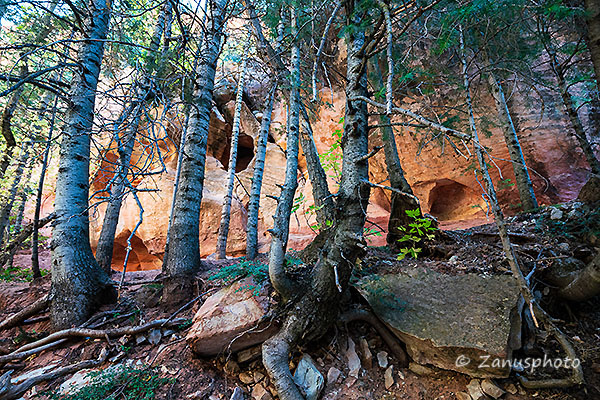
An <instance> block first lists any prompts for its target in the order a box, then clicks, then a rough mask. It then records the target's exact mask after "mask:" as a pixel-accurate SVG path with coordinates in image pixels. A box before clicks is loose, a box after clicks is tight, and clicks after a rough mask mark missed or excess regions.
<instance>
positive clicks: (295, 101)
mask: <svg viewBox="0 0 600 400" xmlns="http://www.w3.org/2000/svg"><path fill="white" fill-rule="evenodd" d="M290 13H291V18H290V19H291V22H290V25H291V29H292V35H293V36H294V37H295V36H296V34H297V25H296V24H297V16H296V9H295V8H294V7H293V6H291V7H290ZM291 65H292V71H291V76H290V97H289V116H288V126H287V149H286V156H287V161H286V165H285V183H284V185H283V189H282V191H281V195H280V196H279V199H278V201H277V209H276V210H275V216H274V217H273V219H274V220H275V222H274V225H273V229H272V230H271V234H272V239H271V249H270V251H269V277H270V278H271V283H272V284H273V287H274V288H275V289H276V290H277V291H278V292H279V293H280V294H281V295H282V296H283V297H284V298H289V297H291V295H292V293H290V292H289V291H288V290H287V288H288V287H289V282H288V281H289V279H288V278H287V275H286V273H285V252H286V248H287V242H288V235H289V227H290V216H291V214H292V207H293V205H294V196H295V193H296V188H297V187H298V140H299V138H298V136H299V130H300V47H298V42H297V40H295V41H294V43H293V44H292V52H291Z"/></svg>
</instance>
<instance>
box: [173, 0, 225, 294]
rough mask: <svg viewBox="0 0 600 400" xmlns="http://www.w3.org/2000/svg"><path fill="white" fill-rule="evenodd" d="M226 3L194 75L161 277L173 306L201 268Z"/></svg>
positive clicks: (218, 6)
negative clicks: (207, 164) (207, 168)
mask: <svg viewBox="0 0 600 400" xmlns="http://www.w3.org/2000/svg"><path fill="white" fill-rule="evenodd" d="M226 4H227V2H226V1H225V0H216V1H215V2H214V4H213V7H212V9H211V14H212V18H211V19H212V20H211V21H210V22H209V24H208V26H210V27H211V32H209V34H208V35H207V37H206V47H205V48H204V49H203V51H202V52H200V53H199V57H200V61H199V63H198V69H197V71H195V73H196V78H195V88H194V93H193V98H192V103H193V107H191V110H190V112H191V115H190V118H189V121H188V132H187V136H186V141H185V145H184V147H183V149H181V151H183V154H184V156H183V158H182V163H181V175H180V181H179V185H178V186H179V187H178V189H177V194H176V196H175V204H174V207H173V216H172V224H171V229H170V230H169V237H168V243H169V247H168V251H167V253H166V254H165V262H164V264H163V273H164V274H165V275H166V280H165V285H164V289H163V301H164V302H165V303H166V304H177V303H180V302H181V301H185V300H186V299H187V298H188V297H190V296H191V294H192V292H193V290H194V276H195V274H196V272H197V271H198V270H199V268H200V242H199V235H200V205H201V202H202V189H203V187H204V166H205V162H206V145H207V136H208V123H209V120H210V111H211V108H212V92H213V88H214V84H215V69H216V65H217V59H218V57H219V50H220V44H221V37H222V35H223V31H224V29H225V23H226V21H225V13H226Z"/></svg>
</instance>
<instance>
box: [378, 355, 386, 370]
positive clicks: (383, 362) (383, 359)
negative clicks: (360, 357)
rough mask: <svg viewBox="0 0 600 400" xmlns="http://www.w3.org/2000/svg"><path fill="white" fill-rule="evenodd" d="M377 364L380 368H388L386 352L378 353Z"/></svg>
mask: <svg viewBox="0 0 600 400" xmlns="http://www.w3.org/2000/svg"><path fill="white" fill-rule="evenodd" d="M377 363H378V364H379V367H380V368H387V366H388V358H387V352H385V351H380V352H378V353H377Z"/></svg>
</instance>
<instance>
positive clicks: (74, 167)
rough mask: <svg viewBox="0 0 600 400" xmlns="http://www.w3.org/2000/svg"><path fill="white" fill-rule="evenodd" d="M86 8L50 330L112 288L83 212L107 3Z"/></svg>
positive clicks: (59, 200)
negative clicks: (97, 257) (86, 25)
mask: <svg viewBox="0 0 600 400" xmlns="http://www.w3.org/2000/svg"><path fill="white" fill-rule="evenodd" d="M88 9H89V12H90V24H89V30H88V32H86V33H87V35H86V40H84V41H83V42H82V44H81V48H80V50H79V62H80V63H81V65H82V69H81V71H78V73H76V74H75V77H74V79H73V84H72V91H71V104H70V108H69V110H68V114H67V117H66V123H65V126H64V128H63V132H62V143H61V147H60V164H59V170H58V178H57V181H56V200H55V206H54V209H55V213H56V224H55V226H54V232H53V236H52V248H53V252H52V289H51V292H52V304H51V307H50V314H51V321H52V325H53V327H54V329H62V328H67V327H70V326H71V325H73V324H79V323H81V322H83V321H84V320H85V319H86V318H87V317H88V316H89V314H90V313H91V312H92V311H93V310H94V308H95V307H96V306H97V305H98V304H100V303H102V302H104V301H107V300H113V299H114V287H113V286H112V285H111V281H110V279H109V277H108V275H107V274H106V273H105V272H104V270H102V268H100V267H99V265H98V263H97V262H96V260H95V258H94V255H93V253H92V249H91V247H90V240H89V215H88V196H89V163H90V140H91V137H90V135H91V130H92V122H93V119H94V105H95V100H96V88H97V86H98V77H99V74H100V66H101V63H102V57H103V55H104V40H105V39H106V37H107V34H108V26H109V16H110V6H109V3H107V1H106V0H91V1H90V3H89V7H88Z"/></svg>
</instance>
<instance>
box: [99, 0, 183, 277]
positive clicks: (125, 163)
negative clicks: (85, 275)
mask: <svg viewBox="0 0 600 400" xmlns="http://www.w3.org/2000/svg"><path fill="white" fill-rule="evenodd" d="M171 15H172V14H171V2H170V1H166V2H165V3H164V5H163V7H162V9H161V11H160V14H159V16H158V19H157V21H156V25H155V27H154V34H153V35H152V40H151V41H150V47H149V48H150V57H149V60H148V62H147V64H146V66H145V68H144V70H143V72H142V74H143V75H142V76H138V78H137V84H136V86H135V88H134V91H135V97H134V100H133V101H132V103H131V104H130V105H129V106H128V107H127V108H126V109H125V110H124V111H123V113H122V114H121V116H120V117H119V118H118V119H117V122H116V124H115V125H116V137H117V145H118V152H119V165H118V167H117V172H116V173H115V176H114V177H113V179H112V180H111V185H110V186H112V187H111V190H110V197H109V201H108V205H107V206H106V212H105V214H104V220H103V222H102V230H101V231H100V237H99V238H98V247H97V248H96V260H97V261H98V264H100V267H102V269H104V270H105V271H106V272H107V273H110V272H111V271H112V269H111V266H112V256H113V247H114V242H115V233H116V231H117V225H118V223H119V214H120V213H121V205H122V204H123V200H124V198H125V197H126V195H127V190H126V188H127V185H128V183H129V182H128V178H127V174H128V172H129V163H130V161H131V154H132V152H133V147H134V145H135V138H136V135H137V130H138V127H139V124H140V121H141V118H142V106H143V105H144V103H145V102H146V101H147V100H148V98H149V97H150V96H151V95H152V92H153V91H154V90H155V88H154V86H155V84H156V83H155V76H156V73H157V68H158V66H157V52H158V50H159V47H160V44H161V38H162V35H163V32H164V31H165V26H166V25H167V24H168V23H169V21H168V19H169V18H170V17H171ZM121 132H123V134H121Z"/></svg>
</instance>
